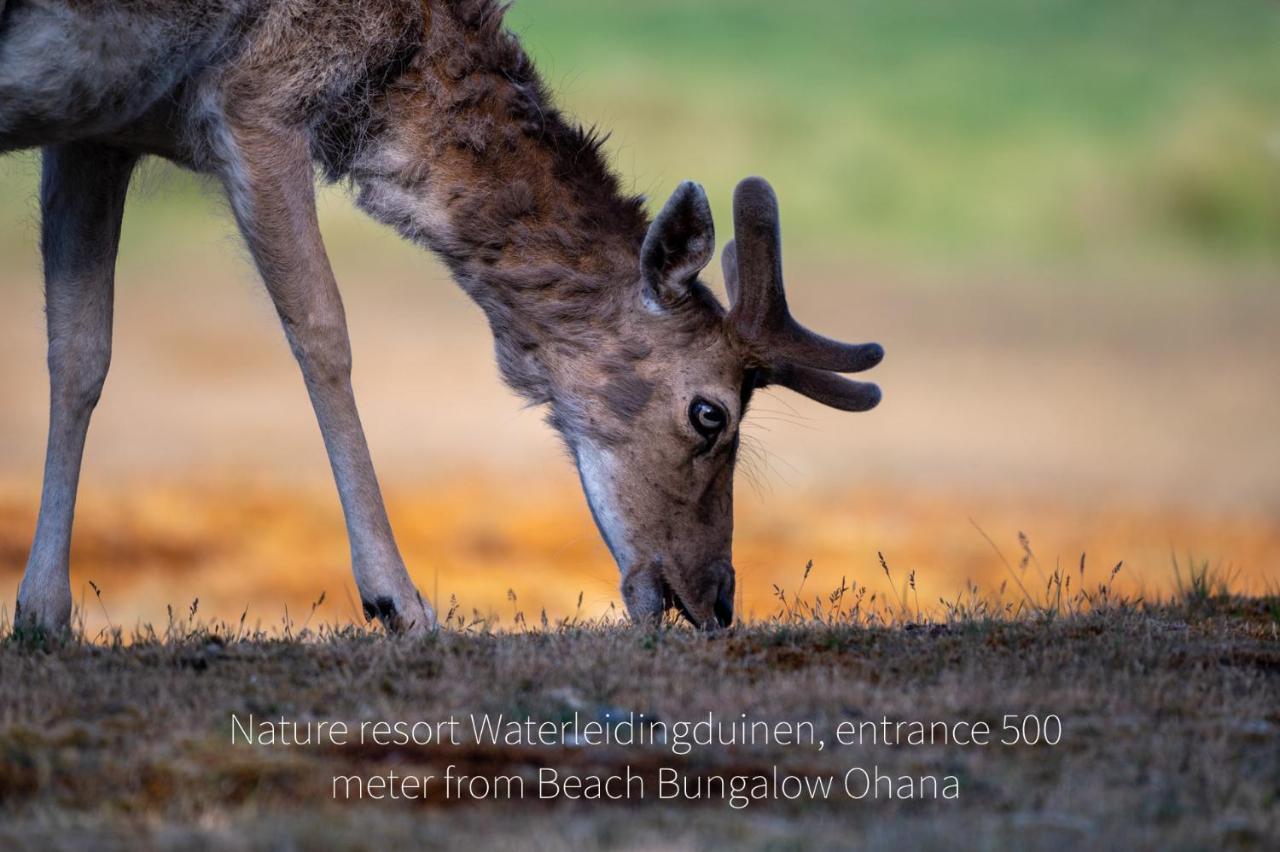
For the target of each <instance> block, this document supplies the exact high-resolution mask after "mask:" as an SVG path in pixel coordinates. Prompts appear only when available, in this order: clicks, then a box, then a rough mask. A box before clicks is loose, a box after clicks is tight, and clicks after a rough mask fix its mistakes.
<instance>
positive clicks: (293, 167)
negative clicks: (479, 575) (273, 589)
mask: <svg viewBox="0 0 1280 852" xmlns="http://www.w3.org/2000/svg"><path fill="white" fill-rule="evenodd" d="M228 126H229V131H230V132H229V134H228V137H229V138H228V139H227V140H226V141H225V142H224V144H228V145H231V146H233V150H230V151H227V152H224V165H223V166H222V171H223V179H224V182H225V184H226V186H227V191H228V194H229V195H230V198H231V203H232V208H233V210H234V211H235V215H236V219H237V221H238V223H239V225H240V230H241V231H242V233H243V234H244V237H245V240H246V241H247V243H248V245H249V248H250V251H251V252H252V254H253V257H254V260H255V262H256V263H257V266H258V269H259V271H260V272H261V274H262V278H263V281H264V282H265V283H266V286H267V290H268V291H269V292H270V294H271V298H272V299H273V300H274V302H275V306H276V310H277V311H278V313H279V314H280V320H281V322H282V323H283V324H284V330H285V334H286V335H287V336H288V339H289V344H290V346H291V347H292V348H293V353H294V355H295V356H296V357H297V359H298V364H299V365H300V366H301V368H302V376H303V379H304V380H305V382H306V386H307V392H308V393H309V394H310V396H311V403H312V406H313V408H314V409H315V413H316V419H317V420H318V421H319V423H320V431H321V433H322V434H323V436H324V443H325V448H326V449H327V450H328V453H329V462H330V464H331V466H332V468H333V475H334V479H335V480H336V482H337V486H338V494H339V497H340V498H341V501H342V510H343V513H344V515H345V517H346V523H347V534H348V537H349V540H350V544H351V562H352V569H353V571H354V574H355V581H356V587H357V588H358V590H359V592H360V599H361V602H362V604H363V606H364V612H365V617H366V618H368V619H370V620H372V619H374V618H378V619H380V620H381V621H382V623H383V624H384V625H385V626H386V627H387V628H388V629H390V630H397V631H415V632H416V631H421V630H425V629H427V628H430V627H432V626H434V624H435V614H434V612H433V611H432V609H431V605H430V604H429V603H428V602H427V601H426V600H424V599H423V597H422V596H421V595H420V594H419V593H418V591H417V589H416V588H414V585H413V582H412V581H411V580H410V579H409V574H408V572H406V571H405V566H404V560H403V559H402V558H401V556H400V551H399V548H398V547H397V546H396V542H395V539H394V537H393V536H392V533H391V524H390V521H389V520H388V519H387V511H386V508H385V507H384V506H383V501H382V493H381V490H380V489H379V487H378V480H377V476H376V475H375V474H374V469H373V461H372V460H371V459H370V457H369V448H368V446H367V444H366V442H365V436H364V430H363V428H362V427H361V425H360V416H359V414H358V413H357V411H356V402H355V396H354V395H353V393H352V390H351V344H350V341H349V339H348V335H347V321H346V315H345V313H344V311H343V307H342V298H341V296H340V295H339V293H338V287H337V283H336V282H335V280H334V277H333V271H332V270H331V268H330V266H329V260H328V257H327V256H326V254H325V249H324V243H323V242H322V240H321V237H320V229H319V227H318V225H317V222H316V209H315V192H314V186H313V175H312V169H311V160H310V156H309V151H308V146H307V140H306V137H305V135H304V134H303V133H302V132H301V131H295V130H292V129H282V128H279V127H275V128H263V127H260V126H256V125H254V124H252V123H248V122H239V123H237V122H234V121H229V122H228Z"/></svg>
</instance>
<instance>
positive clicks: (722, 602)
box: [714, 562, 736, 627]
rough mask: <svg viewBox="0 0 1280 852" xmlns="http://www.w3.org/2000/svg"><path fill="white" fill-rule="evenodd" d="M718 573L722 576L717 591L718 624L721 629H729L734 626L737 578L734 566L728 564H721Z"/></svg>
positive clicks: (715, 609)
mask: <svg viewBox="0 0 1280 852" xmlns="http://www.w3.org/2000/svg"><path fill="white" fill-rule="evenodd" d="M718 573H719V574H720V579H719V585H718V587H717V589H716V601H715V605H714V612H715V617H716V623H717V624H719V626H720V627H728V626H729V625H731V624H733V596H734V591H735V589H736V578H735V576H734V571H733V566H732V565H730V564H729V563H728V562H724V563H721V564H720V565H719V566H718Z"/></svg>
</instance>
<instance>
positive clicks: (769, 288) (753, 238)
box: [723, 177, 884, 373]
mask: <svg viewBox="0 0 1280 852" xmlns="http://www.w3.org/2000/svg"><path fill="white" fill-rule="evenodd" d="M733 228H734V248H735V250H734V252H733V253H732V256H731V255H730V254H729V251H728V249H726V255H725V258H724V259H723V260H724V263H725V273H726V284H727V283H728V273H729V263H730V262H733V261H736V272H737V274H736V276H735V278H736V286H733V285H728V286H729V287H730V292H731V295H733V296H734V298H733V306H732V308H731V309H730V311H729V321H730V322H731V323H732V324H733V326H734V327H735V328H736V329H737V332H738V334H740V335H741V336H742V337H743V338H745V339H746V340H749V341H751V342H752V343H755V344H756V345H758V346H760V347H761V348H762V349H764V350H765V351H766V352H767V353H768V354H769V356H770V357H771V358H773V359H776V360H777V361H779V362H786V363H792V364H796V365H801V366H805V367H812V368H814V369H817V370H831V371H833V372H837V373H853V372H857V371H860V370H867V369H870V368H871V367H874V366H875V365H876V364H879V363H880V361H881V360H882V359H883V358H884V349H883V348H882V347H881V346H880V344H878V343H841V342H839V341H837V340H832V339H830V338H828V337H824V336H822V335H821V334H817V333H816V332H812V331H810V330H809V329H807V328H805V327H804V326H802V325H800V323H798V322H796V321H795V319H794V318H793V317H792V316H791V312H790V310H789V309H788V308H787V296H786V291H785V290H784V288H783V281H782V235H781V227H780V224H779V217H778V198H777V196H776V195H774V192H773V188H772V187H771V186H769V183H768V181H766V180H765V179H764V178H759V177H749V178H747V179H745V180H743V181H742V182H741V183H739V184H738V188H737V190H736V191H735V192H734V194H733Z"/></svg>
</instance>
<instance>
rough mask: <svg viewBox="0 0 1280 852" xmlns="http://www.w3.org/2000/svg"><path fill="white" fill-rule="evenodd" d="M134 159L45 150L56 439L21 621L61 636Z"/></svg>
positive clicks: (44, 240)
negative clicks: (86, 446)
mask: <svg viewBox="0 0 1280 852" xmlns="http://www.w3.org/2000/svg"><path fill="white" fill-rule="evenodd" d="M135 159H136V158H135V157H133V156H132V155H130V154H127V153H124V152H122V151H118V150H115V149H112V148H107V147H103V146H97V145H88V144H71V145H58V146H52V147H49V148H45V149H44V156H43V159H42V170H43V172H42V175H41V181H40V207H41V251H42V253H43V255H44V275H45V302H46V308H45V313H46V317H47V320H48V332H49V443H48V448H47V450H46V454H45V465H44V486H43V488H42V490H41V493H40V515H39V519H38V520H37V521H36V533H35V540H34V542H33V543H32V545H31V555H30V556H29V557H28V559H27V567H26V571H25V572H24V573H23V575H22V583H21V585H20V586H19V587H18V601H17V607H16V611H15V618H14V620H15V622H16V623H17V624H18V625H19V626H21V627H37V628H42V629H45V630H50V631H55V632H57V631H62V630H65V629H66V628H67V626H68V623H69V620H70V618H71V579H70V574H69V571H68V567H69V566H68V563H69V561H70V555H71V524H72V519H73V516H74V514H75V507H76V489H77V486H78V484H79V480H80V460H81V457H82V456H83V454H84V442H85V436H86V434H87V433H88V431H89V418H90V416H91V415H92V414H93V409H94V406H95V405H97V402H98V397H99V395H100V394H101V393H102V385H103V382H105V381H106V378H107V367H108V365H109V364H110V362H111V308H112V302H113V299H114V295H115V294H114V290H115V263H116V247H117V245H118V244H119V240H120V222H121V219H122V217H123V215H124V199H125V194H126V192H127V190H128V187H129V176H130V174H131V173H132V171H133V166H134V162H135Z"/></svg>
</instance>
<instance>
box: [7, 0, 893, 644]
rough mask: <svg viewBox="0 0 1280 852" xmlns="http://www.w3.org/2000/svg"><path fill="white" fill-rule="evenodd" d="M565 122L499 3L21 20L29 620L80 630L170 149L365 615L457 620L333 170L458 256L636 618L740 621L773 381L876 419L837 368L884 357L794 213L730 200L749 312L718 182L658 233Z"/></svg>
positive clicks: (13, 99)
mask: <svg viewBox="0 0 1280 852" xmlns="http://www.w3.org/2000/svg"><path fill="white" fill-rule="evenodd" d="M601 141H602V140H601V139H600V138H599V137H598V136H596V135H595V134H594V133H592V132H588V131H584V130H583V129H582V128H580V127H578V126H577V125H576V124H573V123H571V122H569V121H568V120H566V119H565V118H564V117H563V116H562V115H561V114H560V113H559V112H558V111H557V110H556V109H555V107H554V106H553V105H552V103H551V100H550V98H549V97H548V95H547V92H546V91H545V90H544V88H543V85H542V82H541V80H540V79H539V77H538V75H537V74H536V72H535V71H534V68H533V66H532V65H531V63H530V61H529V59H528V57H527V56H526V55H525V53H524V51H523V50H522V48H521V46H520V44H519V42H518V41H517V40H516V38H515V37H514V36H512V35H511V34H510V33H509V32H507V31H506V30H505V29H504V28H503V26H502V7H501V6H499V5H498V4H497V3H496V2H493V0H357V1H356V2H352V0H190V2H182V3H175V2H168V0H130V2H109V0H7V1H6V0H0V151H10V150H16V149H21V148H29V147H34V146H39V147H41V148H42V149H43V159H42V163H43V172H42V178H41V184H40V200H41V209H42V212H43V224H42V238H41V247H42V251H43V257H44V271H45V278H46V297H47V313H48V333H49V359H48V363H49V374H50V385H51V405H50V418H49V443H48V454H47V458H46V463H45V473H44V487H43V491H42V493H41V501H40V514H39V520H38V522H37V525H36V532H35V540H34V543H33V545H32V549H31V555H30V558H29V561H28V562H27V566H26V573H25V575H24V577H23V580H22V585H21V587H20V588H19V591H18V601H17V619H16V620H17V623H19V624H21V625H34V626H38V627H44V628H48V629H55V630H59V629H63V628H65V627H66V625H67V624H68V619H69V615H70V611H71V590H70V581H69V575H68V560H69V550H70V537H71V524H72V514H73V510H74V507H75V500H76V488H77V481H78V478H79V471H80V461H81V456H82V452H83V449H84V441H85V434H86V431H87V429H88V426H89V418H90V414H91V412H92V411H93V409H94V405H95V404H96V403H97V401H98V397H99V394H100V393H101V391H102V386H103V382H104V380H105V378H106V375H107V365H108V362H109V361H110V357H111V313H112V296H113V274H114V273H113V267H114V261H115V257H116V245H117V242H118V239H119V236H120V228H121V217H122V212H123V209H124V199H125V193H126V189H127V187H128V185H129V177H130V173H131V172H132V170H133V168H134V166H135V164H136V163H137V162H138V159H139V158H140V157H142V156H146V155H155V156H160V157H164V158H166V159H168V160H171V161H173V162H175V163H178V164H180V165H182V166H184V167H187V168H190V169H193V170H195V171H198V172H203V173H207V174H210V175H214V176H216V178H217V179H218V180H219V181H220V182H221V184H222V187H223V188H224V189H225V191H226V193H227V195H228V197H229V198H230V202H231V209H232V211H233V213H234V215H235V219H236V222H237V224H238V225H239V228H240V231H241V232H242V234H243V236H244V238H245V240H246V242H247V243H248V246H249V249H250V251H251V254H252V256H253V258H254V261H255V263H256V265H257V267H258V269H259V271H260V273H261V275H262V278H263V280H264V282H265V283H266V287H267V290H268V291H269V292H270V294H271V297H272V299H273V301H274V303H275V306H276V309H277V311H278V312H279V315H280V319H281V321H282V323H283V324H284V329H285V333H286V335H287V336H288V339H289V343H290V345H291V346H292V349H293V352H294V354H295V356H296V357H297V360H298V362H299V364H300V366H301V368H302V375H303V378H304V380H305V382H306V386H307V390H308V392H309V394H310V397H311V402H312V405H313V406H314V408H315V414H316V418H317V420H318V421H319V424H320V430H321V432H322V433H323V435H324V441H325V446H326V449H327V451H328V454H329V459H330V462H331V464H332V467H333V475H334V478H335V480H336V482H337V487H338V493H339V496H340V498H341V501H342V508H343V511H344V514H345V518H346V524H347V530H348V535H349V539H350V545H351V561H352V567H353V570H354V574H355V581H356V585H357V587H358V588H359V592H360V597H361V600H362V603H363V605H364V609H365V614H366V616H367V617H368V618H369V619H371V620H372V619H374V618H377V619H380V620H381V621H382V622H383V624H384V625H386V627H388V628H390V629H393V630H421V629H424V628H426V627H429V626H431V625H432V624H433V623H434V615H433V612H432V609H431V606H430V604H429V603H428V602H427V601H426V600H424V599H423V598H422V597H421V595H419V594H418V591H417V590H416V589H415V588H414V585H413V583H412V581H411V580H410V579H409V575H408V573H407V572H406V571H405V566H404V562H403V560H402V559H401V557H400V552H399V550H398V548H397V546H396V542H395V539H394V538H393V536H392V532H391V525H390V523H389V522H388V520H387V513H386V510H385V508H384V507H383V501H382V496H381V494H380V491H379V488H378V482H377V478H376V477H375V475H374V469H373V463H372V461H371V460H370V457H369V450H368V447H367V446H366V443H365V437H364V433H363V431H362V428H361V425H360V418H359V415H358V414H357V412H356V402H355V399H354V397H353V395H352V391H351V381H350V375H351V350H350V345H349V342H348V337H347V326H346V320H345V318H344V315H343V307H342V300H341V298H340V297H339V293H338V288H337V285H336V284H335V282H334V277H333V272H332V271H331V270H330V267H329V262H328V259H327V258H326V256H325V248H324V243H323V242H322V240H321V237H320V231H319V229H318V227H317V224H316V207H315V196H314V172H313V169H314V168H315V166H317V165H318V166H319V168H320V169H321V170H322V171H323V174H324V176H325V177H326V178H327V179H328V180H330V181H337V180H346V181H348V182H349V183H350V184H351V185H352V187H353V188H354V190H355V193H356V201H357V204H358V205H359V206H360V207H361V208H363V209H364V210H365V211H367V212H368V213H369V214H371V215H372V216H373V217H375V218H376V219H379V220H381V221H382V222H385V223H387V224H389V225H391V226H393V227H394V228H396V229H397V230H398V231H399V232H400V233H401V234H403V235H404V236H405V237H408V238H409V239H411V240H413V241H415V242H417V243H420V244H422V245H424V246H425V247H427V248H428V249H430V250H432V251H433V252H435V253H436V254H437V255H438V256H439V257H440V258H441V259H442V260H443V261H444V262H445V263H446V264H447V265H448V267H449V269H450V271H451V272H452V274H453V277H454V278H455V279H456V280H457V281H458V283H459V284H460V285H461V286H462V287H463V289H465V290H466V291H467V293H469V294H470V295H471V297H472V298H473V299H474V300H475V301H476V302H477V303H479V305H480V307H481V308H482V309H483V310H484V311H485V313H486V314H487V316H488V319H489V324H490V326H491V328H492V330H493V335H494V339H495V343H496V350H497V359H498V364H499V366H500V368H501V372H502V375H503V377H504V378H505V380H506V381H507V382H508V383H509V384H510V385H511V386H512V387H513V388H514V389H515V390H516V391H518V392H519V393H520V394H521V395H522V396H524V397H525V398H527V399H528V400H529V401H530V402H532V403H535V404H545V405H546V406H547V407H548V409H549V417H548V419H549V422H550V424H551V425H552V426H553V427H554V428H555V429H556V430H557V431H558V432H559V434H560V435H561V437H562V438H563V440H564V443H565V445H566V446H567V447H568V449H569V451H570V452H571V454H572V456H573V458H574V459H575V461H576V462H577V466H578V471H579V474H580V477H581V480H582V487H583V490H584V491H585V492H586V498H587V502H588V504H589V505H590V508H591V512H592V515H593V516H594V517H595V520H596V523H597V525H598V526H599V529H600V533H601V535H602V536H603V537H604V540H605V543H606V544H607V545H608V547H609V550H610V551H611V552H612V554H613V557H614V559H615V560H616V561H617V563H618V567H619V569H620V570H621V575H622V595H623V598H624V600H625V602H626V606H627V609H628V611H629V613H630V615H631V616H632V618H634V619H636V620H638V621H648V620H652V619H654V618H657V617H659V616H661V615H662V613H664V612H665V611H666V610H668V609H670V608H673V607H674V608H678V609H679V611H680V612H681V613H683V615H684V616H685V617H687V618H688V619H689V620H690V621H691V622H693V623H694V624H696V625H699V626H704V627H714V626H716V625H727V624H729V623H730V621H731V619H732V617H733V599H734V572H733V566H732V563H731V559H730V554H731V537H732V526H733V512H732V488H733V469H734V461H735V458H736V455H737V450H738V436H739V426H740V424H741V422H742V418H743V415H744V414H745V412H746V409H747V403H748V401H749V400H750V398H751V394H752V391H754V390H755V389H756V388H761V387H764V386H766V385H770V384H774V385H781V386H784V387H788V388H791V389H792V390H795V391H798V392H800V393H802V394H804V395H806V396H809V397H811V398H813V399H816V400H818V401H820V402H823V403H825V404H827V405H830V406H834V407H836V408H841V409H845V410H848V411H863V410H866V409H869V408H871V407H873V406H874V405H876V403H877V402H879V400H880V391H879V389H878V388H877V387H876V386H875V385H872V384H864V383H859V382H854V381H850V380H849V379H845V378H843V377H841V376H839V375H837V374H838V373H845V372H852V371H856V370H865V369H867V368H869V367H872V366H874V365H875V364H877V363H878V362H879V361H880V359H881V357H882V355H883V350H882V349H881V348H880V347H879V346H878V345H876V344H864V345H852V344H843V343H837V342H835V341H832V340H828V339H827V338H825V337H821V336H819V335H817V334H815V333H813V332H811V331H808V330H807V329H805V328H803V327H802V326H800V325H799V324H798V323H796V321H795V320H793V319H792V318H791V315H790V314H789V313H788V310H787V302H786V298H785V294H784V292H783V286H782V267H781V259H780V250H779V230H778V210H777V202H776V200H775V198H774V194H773V191H772V190H771V189H770V187H769V185H768V184H767V183H765V182H764V181H763V180H760V179H758V178H751V179H748V180H745V181H743V182H742V183H741V184H740V185H739V186H738V189H737V193H736V195H735V197H734V229H735V236H736V238H737V239H736V242H734V243H730V244H729V245H727V246H726V247H725V250H724V253H723V264H724V277H725V282H726V284H727V287H728V291H729V296H730V301H731V307H730V308H729V310H728V311H727V312H726V311H725V309H724V308H722V307H721V305H720V304H719V302H718V301H717V300H716V299H715V297H714V296H712V295H711V293H710V291H709V290H708V289H707V288H706V287H705V286H703V284H702V283H700V282H699V280H698V274H699V273H700V272H701V270H702V269H703V268H704V267H706V265H707V264H708V262H709V261H710V260H711V258H712V254H713V251H714V242H715V237H714V231H713V226H712V221H711V210H710V207H709V205H708V203H707V198H706V195H705V194H704V192H703V190H702V188H701V187H699V186H698V185H696V184H693V183H684V184H681V185H680V187H679V188H678V189H676V191H675V193H674V194H673V195H672V196H671V199H670V200H669V201H668V202H667V203H666V205H665V206H664V207H663V208H662V211H661V212H660V213H659V214H658V216H657V217H656V218H655V219H654V220H653V221H652V222H650V221H649V219H648V217H647V216H646V214H645V211H644V207H643V202H642V199H639V198H635V197H628V196H626V195H624V194H622V193H621V192H620V190H619V186H618V181H617V179H616V178H615V176H614V175H613V174H612V173H611V171H610V170H609V168H608V166H607V165H606V163H605V160H604V158H603V156H602V154H601V150H600V149H601Z"/></svg>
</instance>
